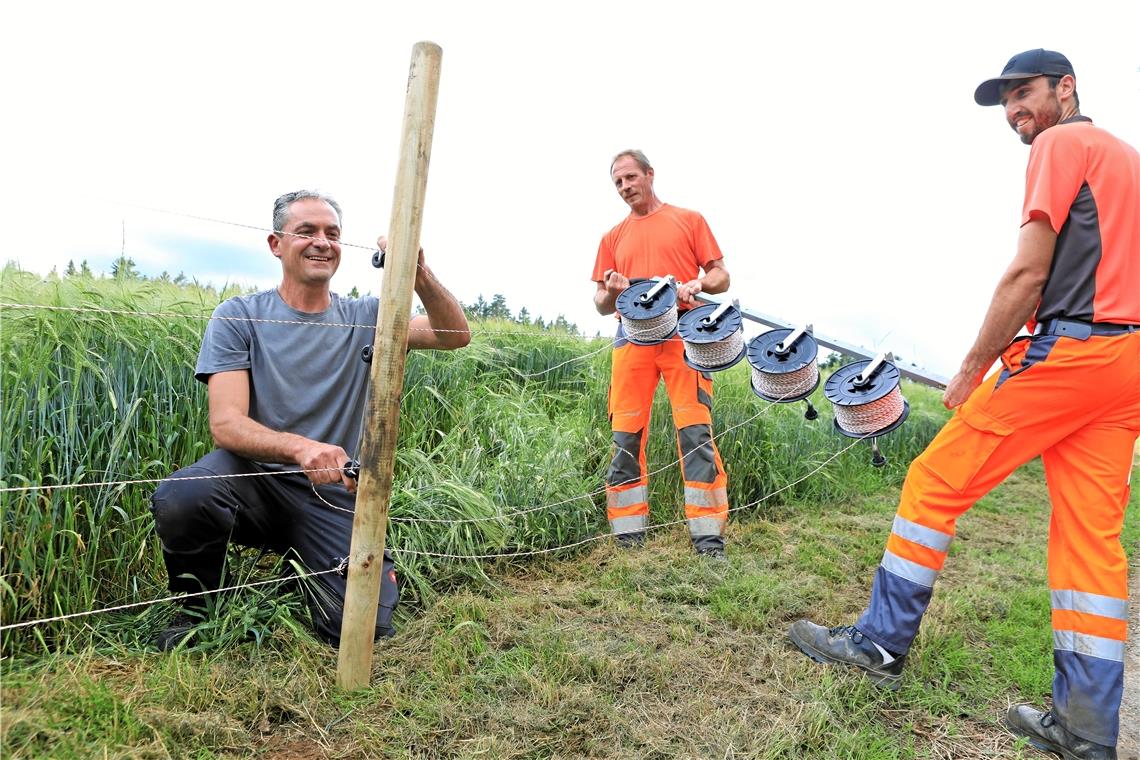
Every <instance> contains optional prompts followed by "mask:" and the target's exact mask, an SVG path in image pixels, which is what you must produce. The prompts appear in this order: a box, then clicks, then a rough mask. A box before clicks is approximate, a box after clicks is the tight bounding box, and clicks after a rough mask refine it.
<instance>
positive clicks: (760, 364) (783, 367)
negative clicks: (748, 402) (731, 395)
mask: <svg viewBox="0 0 1140 760" xmlns="http://www.w3.org/2000/svg"><path fill="white" fill-rule="evenodd" d="M792 332H793V331H792V330H791V329H790V328H780V329H776V330H769V331H768V332H766V333H761V334H760V335H757V336H756V337H755V338H753V339H752V340H750V341H749V342H748V363H749V364H751V365H752V367H753V368H754V369H756V370H757V371H759V372H763V373H764V374H766V375H786V374H788V373H791V372H797V371H799V370H801V369H803V368H804V367H807V366H809V365H811V364H813V363H814V362H815V360H816V357H817V356H819V344H818V343H816V342H815V338H813V337H812V336H811V333H807V332H805V333H803V334H802V335H801V336H800V337H799V338H798V339H797V340H796V342H795V343H793V344H792V345H791V346H788V347H786V348H784V349H782V350H778V349H777V347H778V346H779V345H780V343H782V342H783V340H784V338H787V337H788V336H790V335H791V334H792ZM819 380H820V379H819V377H818V376H817V377H816V379H815V383H814V384H813V385H812V387H811V390H809V391H807V392H806V393H801V394H800V395H798V396H785V397H784V398H773V397H771V396H766V395H764V394H763V393H761V392H760V391H758V390H756V386H755V385H752V392H753V393H755V394H756V395H757V396H759V397H760V398H762V399H764V400H765V401H775V402H776V403H780V404H790V403H792V402H793V401H800V400H801V399H805V398H807V397H808V396H810V395H811V394H813V393H815V389H816V388H818V387H819ZM750 385H751V384H750ZM809 419H815V418H814V417H811V418H809Z"/></svg>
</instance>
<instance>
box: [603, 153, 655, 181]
mask: <svg viewBox="0 0 1140 760" xmlns="http://www.w3.org/2000/svg"><path fill="white" fill-rule="evenodd" d="M630 174H646V172H645V171H644V170H643V169H642V168H641V164H639V163H637V159H636V158H634V157H633V156H622V157H621V158H619V159H618V160H617V161H614V165H613V167H611V168H610V176H611V177H613V178H615V179H616V178H618V177H625V176H628V175H630Z"/></svg>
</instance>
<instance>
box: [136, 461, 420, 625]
mask: <svg viewBox="0 0 1140 760" xmlns="http://www.w3.org/2000/svg"><path fill="white" fill-rule="evenodd" d="M268 471H269V469H268V468H266V467H264V466H263V465H260V464H258V463H256V462H251V461H249V460H248V459H243V458H242V457H239V456H236V455H234V454H231V453H230V452H228V451H225V450H223V449H215V450H214V451H212V452H210V453H209V454H207V455H206V456H204V457H202V458H201V459H199V460H198V461H197V462H195V463H194V464H192V465H190V466H189V467H185V468H183V469H181V470H179V471H178V472H176V473H174V474H173V475H171V476H170V479H168V480H165V481H163V482H162V483H161V484H160V485H159V487H158V489H157V490H156V491H155V492H154V495H153V496H152V497H151V512H152V513H153V515H154V525H155V531H156V532H157V533H158V538H159V540H160V541H161V542H162V554H163V558H164V559H165V560H166V572H167V574H168V575H169V576H170V590H171V591H172V592H175V593H195V592H201V591H206V590H210V589H216V588H220V587H221V585H222V576H223V573H224V569H225V564H226V548H227V547H228V545H229V543H230V541H234V542H236V543H238V544H241V545H243V546H252V547H256V548H259V549H267V550H269V551H273V552H276V553H278V554H281V555H282V556H285V557H287V558H292V559H296V560H299V561H300V563H301V564H302V565H303V566H304V568H305V571H306V572H310V573H318V572H321V571H324V570H331V569H332V568H334V567H336V566H337V565H338V564H339V563H340V561H341V558H343V557H347V556H348V554H349V545H350V543H351V540H352V509H353V507H354V503H355V497H354V496H353V495H352V494H350V493H348V491H347V490H345V488H344V487H343V486H341V485H328V486H317V490H318V491H319V492H320V498H318V497H317V495H316V494H315V493H314V492H313V486H312V484H311V483H310V482H309V479H308V478H307V477H305V476H304V475H303V474H300V473H288V474H278V475H266V476H256V477H221V478H208V479H200V480H199V479H194V478H199V477H202V476H217V475H222V476H225V475H252V474H255V473H260V472H268ZM321 499H324V500H325V501H327V502H329V503H330V504H333V505H335V507H332V506H329V504H326V503H324V502H322V501H321ZM346 585H347V578H346V575H341V574H339V573H323V574H321V575H315V576H311V577H308V578H305V579H303V581H302V582H301V584H300V586H301V589H302V592H303V594H304V597H305V601H306V603H307V604H308V607H309V611H310V613H311V614H312V618H313V629H314V631H315V632H316V634H317V635H318V636H319V637H320V638H321V639H323V640H325V641H327V642H328V643H330V644H332V645H333V646H337V645H338V644H339V643H340V627H341V619H342V616H343V613H344V596H345V589H346ZM398 599H399V592H398V590H397V586H396V573H395V570H394V568H393V565H392V559H391V556H390V555H389V554H388V552H387V551H385V552H384V568H383V575H382V581H381V585H380V604H379V608H378V610H377V612H376V638H380V637H381V636H387V635H391V633H392V632H393V630H392V612H393V610H394V609H395V607H396V602H397V601H398Z"/></svg>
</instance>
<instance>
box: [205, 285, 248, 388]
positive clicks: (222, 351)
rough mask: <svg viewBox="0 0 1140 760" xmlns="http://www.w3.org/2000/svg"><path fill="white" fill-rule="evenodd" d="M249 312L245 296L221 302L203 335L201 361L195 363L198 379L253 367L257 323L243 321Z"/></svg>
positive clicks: (207, 378)
mask: <svg viewBox="0 0 1140 760" xmlns="http://www.w3.org/2000/svg"><path fill="white" fill-rule="evenodd" d="M248 316H249V315H248V312H247V309H246V305H245V303H244V299H243V298H241V297H236V298H230V299H227V300H226V301H223V302H222V303H220V304H218V307H217V308H216V309H214V313H213V315H212V316H211V318H210V321H209V322H207V323H206V331H205V333H204V334H203V335H202V347H201V349H199V351H198V363H197V364H196V365H195V367H194V378H195V379H196V380H199V381H200V382H203V383H204V382H206V381H207V380H209V379H210V375H212V374H214V373H216V372H229V371H231V370H236V369H249V349H250V342H251V340H252V337H253V331H252V327H253V325H252V323H251V322H245V321H241V320H243V319H245V318H247V317H248Z"/></svg>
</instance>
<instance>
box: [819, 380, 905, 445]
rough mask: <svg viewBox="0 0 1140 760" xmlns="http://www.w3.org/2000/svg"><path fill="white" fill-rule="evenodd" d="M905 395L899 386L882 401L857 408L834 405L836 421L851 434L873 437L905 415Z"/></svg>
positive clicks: (892, 389)
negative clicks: (872, 435)
mask: <svg viewBox="0 0 1140 760" xmlns="http://www.w3.org/2000/svg"><path fill="white" fill-rule="evenodd" d="M903 401H904V400H903V395H902V392H901V391H900V390H899V386H897V385H896V386H895V387H894V388H891V392H890V393H888V394H887V395H885V396H883V397H882V398H880V399H875V400H874V401H871V402H869V403H866V404H859V405H857V406H843V405H841V404H834V403H833V404H832V406H834V407H835V419H836V421H837V422H838V423H839V427H841V428H843V429H844V430H846V431H847V432H849V433H857V434H859V435H863V434H867V435H871V434H873V433H875V432H877V431H879V430H882V429H883V428H885V427H888V426H890V425H891V424H892V423H894V422H896V421H897V420H898V418H899V417H901V416H902V413H903Z"/></svg>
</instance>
